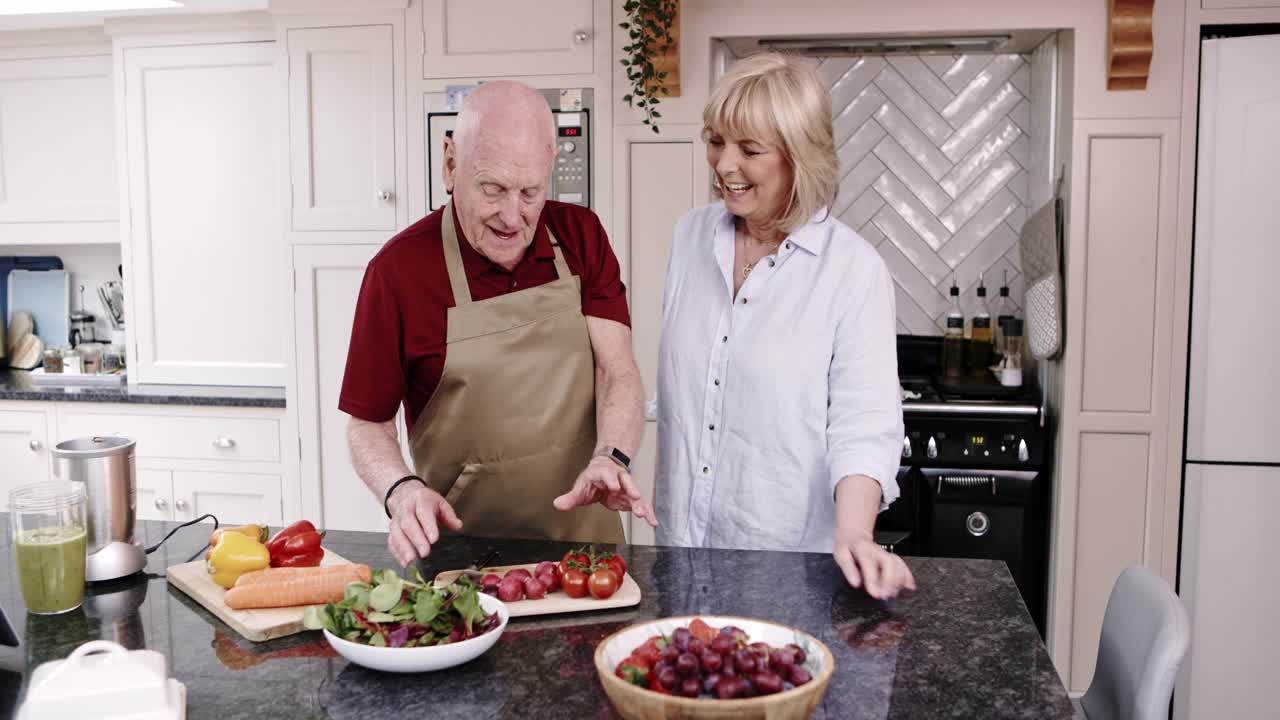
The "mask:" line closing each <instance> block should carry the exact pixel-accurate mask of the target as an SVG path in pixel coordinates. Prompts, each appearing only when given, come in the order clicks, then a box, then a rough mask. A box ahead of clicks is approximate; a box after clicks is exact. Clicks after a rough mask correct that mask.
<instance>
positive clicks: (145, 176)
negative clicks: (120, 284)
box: [117, 42, 287, 385]
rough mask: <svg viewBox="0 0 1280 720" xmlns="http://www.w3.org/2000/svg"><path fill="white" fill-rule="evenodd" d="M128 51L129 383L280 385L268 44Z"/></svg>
mask: <svg viewBox="0 0 1280 720" xmlns="http://www.w3.org/2000/svg"><path fill="white" fill-rule="evenodd" d="M120 56H121V58H122V60H121V65H122V67H121V77H122V78H123V80H122V83H121V85H122V87H118V88H117V92H118V93H122V94H123V100H122V102H121V104H120V107H121V108H122V110H123V124H124V133H123V136H124V140H125V142H124V144H125V148H124V156H123V157H124V162H125V165H126V170H127V171H126V173H125V174H126V176H127V178H128V180H127V192H126V193H125V199H124V201H123V202H124V203H125V207H127V211H128V214H129V232H128V233H127V234H126V245H125V247H124V248H123V252H122V256H123V260H124V263H125V276H126V278H127V279H128V284H129V291H130V292H129V295H128V297H127V298H126V304H127V307H126V313H127V315H128V318H129V336H130V338H131V339H132V340H133V343H134V345H133V347H131V348H130V350H131V351H132V352H131V356H130V358H129V365H130V367H129V379H130V380H131V381H134V382H144V383H178V384H199V385H283V384H284V381H285V368H286V359H285V357H286V354H285V342H286V339H285V338H286V337H287V332H286V326H285V312H284V307H285V305H284V303H285V301H286V299H287V292H285V291H283V289H282V288H281V282H280V281H281V278H282V277H284V276H285V273H284V272H283V270H284V268H283V259H284V252H283V250H282V245H283V241H282V234H281V228H280V223H281V213H280V211H279V205H280V203H279V181H278V177H279V174H278V172H279V168H278V166H279V165H280V159H279V158H280V153H279V151H278V149H277V148H279V143H280V137H279V136H280V128H279V127H278V124H277V122H276V120H275V118H276V117H277V112H278V109H279V108H281V107H282V106H283V105H282V103H281V102H280V100H279V95H278V88H279V85H278V77H277V71H276V57H275V48H274V43H271V42H246V43H227V44H213V45H189V46H169V47H126V48H124V49H122V50H121V51H120Z"/></svg>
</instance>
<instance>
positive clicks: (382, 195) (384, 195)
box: [378, 190, 393, 202]
mask: <svg viewBox="0 0 1280 720" xmlns="http://www.w3.org/2000/svg"><path fill="white" fill-rule="evenodd" d="M392 197H393V194H392V192H391V191H390V190H379V191H378V200H379V201H381V202H391V198H392Z"/></svg>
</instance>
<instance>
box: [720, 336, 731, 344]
mask: <svg viewBox="0 0 1280 720" xmlns="http://www.w3.org/2000/svg"><path fill="white" fill-rule="evenodd" d="M720 342H729V336H728V335H725V336H724V337H722V338H720Z"/></svg>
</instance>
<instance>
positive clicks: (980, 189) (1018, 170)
mask: <svg viewBox="0 0 1280 720" xmlns="http://www.w3.org/2000/svg"><path fill="white" fill-rule="evenodd" d="M818 71H819V73H820V74H821V76H822V77H823V79H824V80H825V81H826V82H827V84H828V86H829V87H830V88H831V99H832V110H833V115H834V124H835V136H836V147H837V148H838V151H839V155H840V170H841V173H842V177H843V179H842V180H841V181H840V189H839V193H838V195H837V198H836V203H835V207H834V208H833V212H834V213H835V214H836V216H837V217H838V218H840V219H841V220H842V221H844V222H845V224H847V225H849V226H850V227H852V228H853V229H855V230H857V231H858V232H859V233H860V234H861V235H862V236H863V237H865V238H866V239H867V240H869V241H871V242H872V243H873V244H875V246H876V248H877V249H878V250H879V251H880V254H881V255H882V256H883V257H884V259H885V262H886V263H887V264H888V266H889V270H890V271H891V272H892V273H893V278H894V281H895V282H896V284H897V288H896V289H897V306H898V330H899V331H900V332H903V333H910V334H916V335H932V334H938V333H939V332H941V324H940V323H939V320H940V319H941V318H942V317H943V316H944V315H945V314H946V311H947V307H948V304H949V299H948V296H947V290H948V289H949V288H950V286H951V282H952V277H953V275H954V277H955V278H956V281H957V283H958V284H959V286H960V288H961V293H962V294H961V304H962V307H964V308H965V310H966V314H968V312H969V311H970V310H971V309H972V308H973V306H974V304H975V298H976V293H975V290H976V288H977V283H978V275H979V273H982V274H983V276H984V279H985V283H986V286H987V288H988V293H989V294H988V300H994V299H995V296H996V292H997V288H998V287H999V286H1000V284H1001V282H1002V281H1003V279H1004V277H1005V273H1006V272H1007V273H1008V278H1009V288H1010V291H1009V292H1010V296H1011V297H1012V298H1013V299H1014V302H1015V303H1017V304H1018V305H1019V306H1021V304H1022V272H1021V268H1020V265H1019V261H1018V247H1017V241H1018V235H1019V233H1020V232H1021V230H1022V223H1023V222H1024V221H1025V219H1026V217H1027V212H1028V209H1029V208H1028V204H1029V197H1030V196H1029V187H1028V184H1029V178H1030V179H1031V180H1030V182H1032V183H1035V182H1039V180H1037V178H1039V177H1041V176H1042V175H1043V173H1042V172H1040V171H1039V169H1038V168H1035V167H1033V165H1036V164H1043V162H1044V160H1043V158H1041V157H1039V155H1040V154H1041V153H1040V152H1039V151H1040V148H1044V147H1047V144H1046V141H1047V137H1040V138H1035V137H1033V133H1034V132H1039V133H1040V134H1042V135H1045V134H1047V132H1048V130H1047V126H1048V123H1047V122H1044V121H1043V117H1044V115H1045V113H1047V112H1051V108H1048V107H1034V108H1033V103H1032V97H1033V96H1035V97H1036V99H1037V101H1040V97H1041V96H1042V95H1044V93H1033V92H1032V82H1033V78H1032V72H1031V68H1030V66H1029V63H1028V61H1027V59H1026V58H1024V57H1023V56H1021V55H899V56H890V57H880V56H864V57H841V58H824V59H823V60H822V61H821V64H820V65H819V69H818ZM1041 75H1042V74H1041V73H1039V72H1037V73H1036V76H1037V80H1038V79H1039V78H1040V77H1041ZM1041 104H1043V105H1048V104H1051V103H1050V102H1047V101H1041ZM1036 140H1039V142H1036ZM1033 156H1036V157H1033ZM1035 195H1036V196H1037V197H1039V196H1042V195H1043V193H1039V192H1037V193H1035ZM1031 209H1034V208H1031Z"/></svg>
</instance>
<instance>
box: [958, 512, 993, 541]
mask: <svg viewBox="0 0 1280 720" xmlns="http://www.w3.org/2000/svg"><path fill="white" fill-rule="evenodd" d="M964 528H965V530H968V531H969V534H970V535H972V536H974V537H982V536H983V535H986V534H987V531H988V530H990V529H991V518H989V517H987V514H986V513H984V512H982V511H981V510H978V511H975V512H972V513H969V517H967V518H965V519H964Z"/></svg>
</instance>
